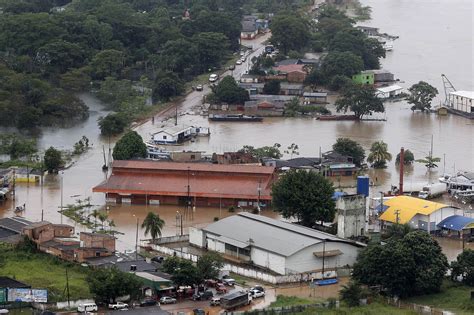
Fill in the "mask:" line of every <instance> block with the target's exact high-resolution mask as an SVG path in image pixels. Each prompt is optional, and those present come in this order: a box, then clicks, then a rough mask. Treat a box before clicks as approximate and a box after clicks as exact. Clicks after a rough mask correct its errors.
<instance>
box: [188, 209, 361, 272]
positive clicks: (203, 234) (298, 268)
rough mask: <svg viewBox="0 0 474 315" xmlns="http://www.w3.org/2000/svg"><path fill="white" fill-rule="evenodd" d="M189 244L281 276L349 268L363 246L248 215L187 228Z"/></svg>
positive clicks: (269, 219) (321, 233) (318, 232)
mask: <svg viewBox="0 0 474 315" xmlns="http://www.w3.org/2000/svg"><path fill="white" fill-rule="evenodd" d="M189 241H190V243H191V244H192V245H195V246H198V247H201V248H206V249H208V250H212V251H216V252H219V253H222V254H223V255H224V256H227V257H229V258H231V259H237V260H240V261H243V262H250V261H251V262H252V263H253V264H254V265H256V266H259V267H263V268H267V269H269V270H271V271H273V272H275V273H278V274H281V275H287V274H294V273H305V272H317V271H321V270H323V269H324V271H328V270H336V269H337V268H341V267H347V266H351V265H353V264H354V262H355V261H356V258H357V254H358V252H359V250H360V249H361V248H363V247H364V246H365V244H362V243H357V242H354V241H350V240H345V239H342V238H338V237H336V236H334V235H332V234H328V233H324V232H321V231H317V230H314V229H310V228H306V227H303V226H300V225H296V224H292V223H287V222H283V221H279V220H275V219H271V218H268V217H264V216H261V215H255V214H251V213H247V212H242V213H239V214H237V215H233V216H231V217H227V218H225V219H222V220H219V221H217V222H214V223H212V224H209V225H208V226H207V227H205V228H203V229H197V228H190V231H189ZM323 264H324V265H323Z"/></svg>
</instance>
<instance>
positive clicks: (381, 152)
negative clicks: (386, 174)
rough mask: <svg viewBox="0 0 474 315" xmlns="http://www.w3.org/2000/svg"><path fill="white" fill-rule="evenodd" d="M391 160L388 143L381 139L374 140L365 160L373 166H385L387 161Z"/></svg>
mask: <svg viewBox="0 0 474 315" xmlns="http://www.w3.org/2000/svg"><path fill="white" fill-rule="evenodd" d="M391 160H392V155H391V154H390V153H389V152H388V145H387V144H386V143H385V142H383V141H376V142H374V143H372V146H371V147H370V153H369V156H368V157H367V162H369V163H370V164H372V167H374V168H385V167H387V161H391Z"/></svg>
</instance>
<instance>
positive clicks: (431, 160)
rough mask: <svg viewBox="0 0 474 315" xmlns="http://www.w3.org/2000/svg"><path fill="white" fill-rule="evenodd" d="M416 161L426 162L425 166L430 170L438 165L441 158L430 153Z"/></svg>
mask: <svg viewBox="0 0 474 315" xmlns="http://www.w3.org/2000/svg"><path fill="white" fill-rule="evenodd" d="M415 162H417V163H423V164H425V166H426V167H427V168H428V169H429V170H430V169H432V168H435V167H438V164H436V163H439V162H441V158H439V157H434V156H432V155H431V154H430V155H428V156H427V157H425V158H424V159H418V160H416V161H415Z"/></svg>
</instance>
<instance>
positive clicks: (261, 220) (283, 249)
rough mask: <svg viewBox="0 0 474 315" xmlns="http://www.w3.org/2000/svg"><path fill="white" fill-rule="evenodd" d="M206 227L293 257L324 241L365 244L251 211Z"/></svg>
mask: <svg viewBox="0 0 474 315" xmlns="http://www.w3.org/2000/svg"><path fill="white" fill-rule="evenodd" d="M203 230H204V231H206V232H208V233H211V234H215V235H218V236H221V237H222V236H223V237H225V238H228V239H232V240H235V241H237V242H239V243H244V244H249V245H251V246H253V247H257V248H261V249H263V250H267V251H270V252H273V253H276V254H279V255H282V256H291V255H292V254H294V253H296V252H298V251H300V250H302V249H304V248H306V247H308V246H311V245H314V244H318V243H321V242H323V241H324V240H326V241H331V242H343V243H348V244H352V245H354V246H358V247H360V246H363V245H361V244H359V243H356V242H352V241H349V240H344V239H341V238H338V237H336V236H334V235H332V234H328V233H324V232H321V231H317V230H314V229H310V228H306V227H303V226H300V225H296V224H292V223H287V222H283V221H280V220H275V219H271V218H268V217H264V216H261V215H255V214H251V213H247V212H242V213H239V214H238V215H234V216H231V217H227V218H225V219H222V220H219V221H217V222H214V223H212V224H209V225H208V226H207V227H205V228H204V229H203Z"/></svg>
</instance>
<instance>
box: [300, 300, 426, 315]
mask: <svg viewBox="0 0 474 315" xmlns="http://www.w3.org/2000/svg"><path fill="white" fill-rule="evenodd" d="M293 314H294V315H316V314H318V315H319V314H321V315H380V314H384V315H416V314H418V313H416V312H414V311H410V310H405V309H399V308H396V307H393V306H389V305H386V304H381V303H377V302H376V303H372V304H369V305H364V306H358V307H340V308H337V309H336V308H319V307H318V308H316V307H310V308H307V309H306V310H304V311H303V312H299V313H293Z"/></svg>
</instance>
